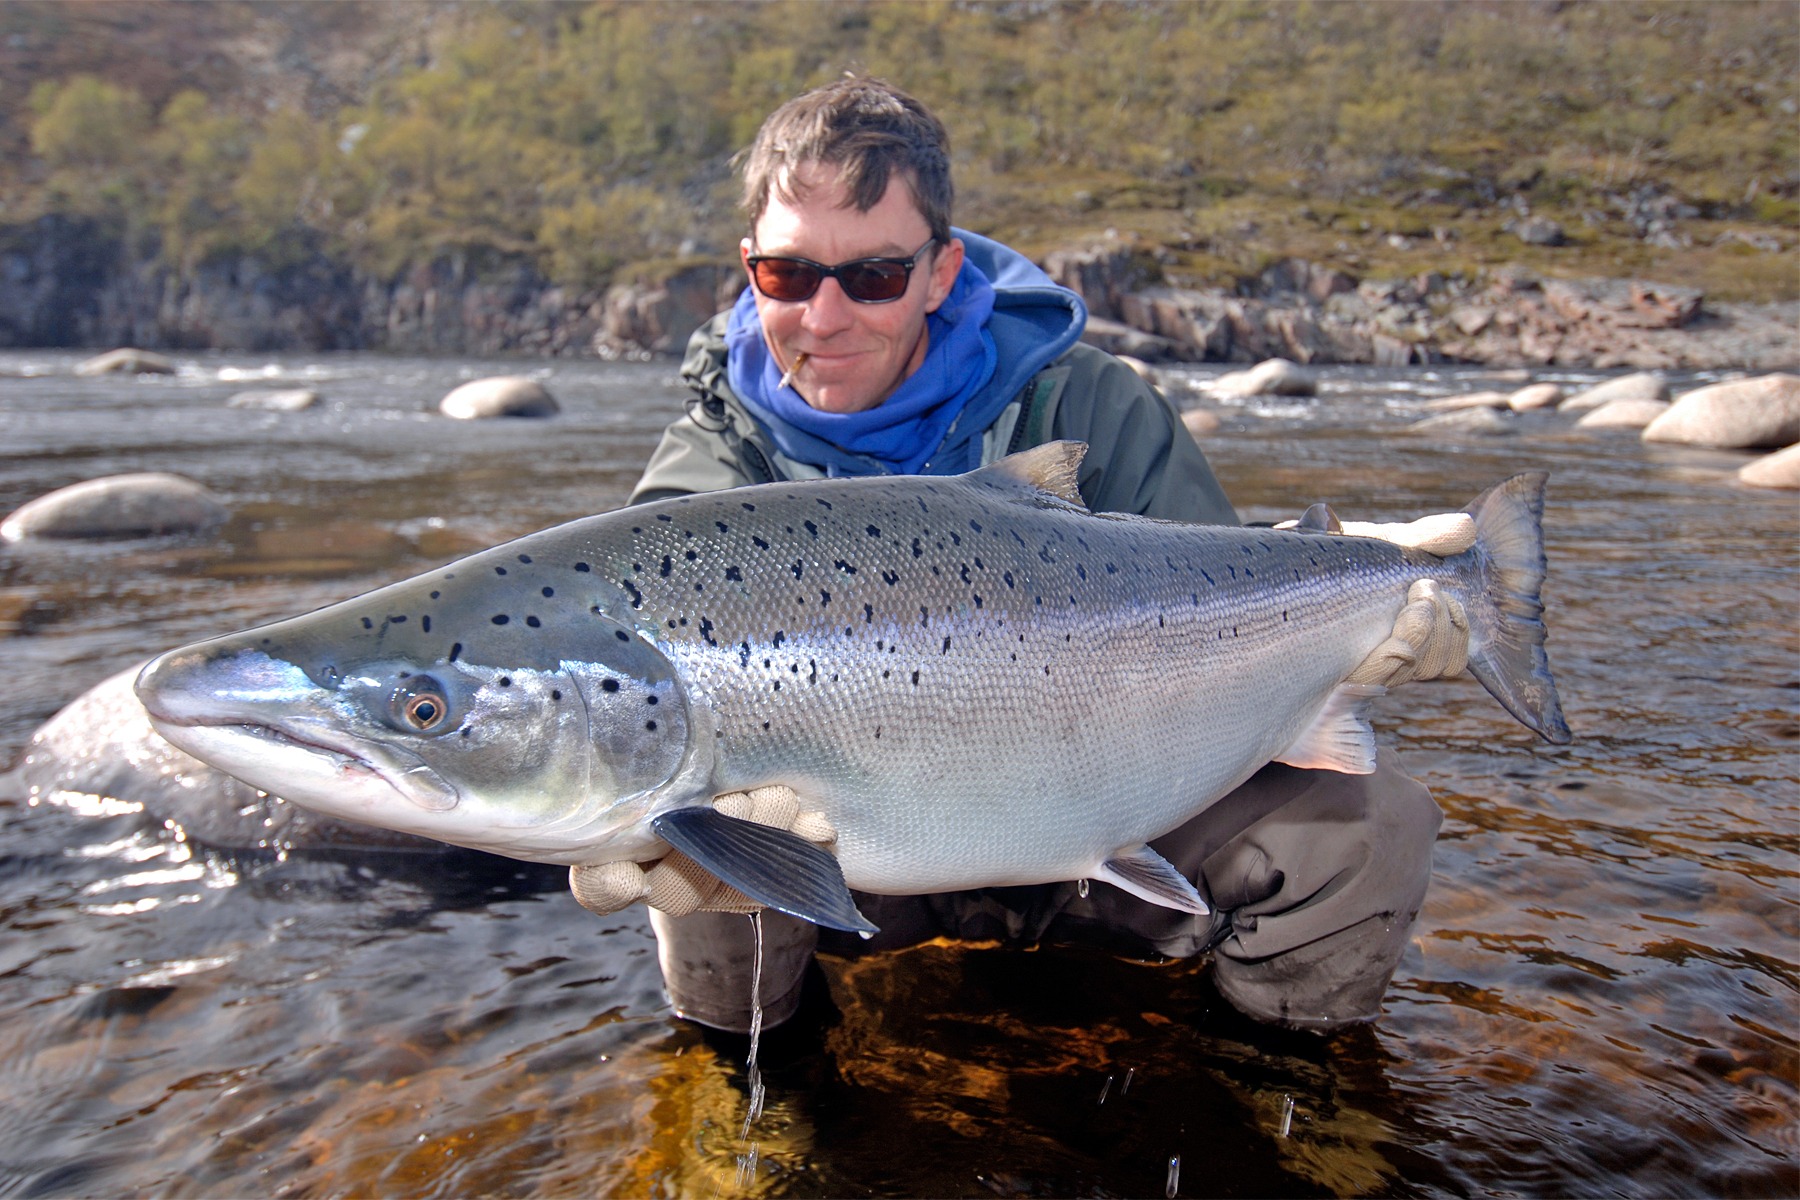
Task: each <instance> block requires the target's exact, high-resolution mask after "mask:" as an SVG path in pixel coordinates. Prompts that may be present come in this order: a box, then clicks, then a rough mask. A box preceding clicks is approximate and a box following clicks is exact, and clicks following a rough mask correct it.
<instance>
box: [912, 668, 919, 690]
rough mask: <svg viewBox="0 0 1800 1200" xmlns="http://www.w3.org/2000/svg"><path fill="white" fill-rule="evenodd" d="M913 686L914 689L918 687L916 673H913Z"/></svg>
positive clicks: (917, 674)
mask: <svg viewBox="0 0 1800 1200" xmlns="http://www.w3.org/2000/svg"><path fill="white" fill-rule="evenodd" d="M913 686H914V687H918V686H919V673H918V672H917V671H914V672H913Z"/></svg>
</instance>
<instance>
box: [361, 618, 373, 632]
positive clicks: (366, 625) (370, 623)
mask: <svg viewBox="0 0 1800 1200" xmlns="http://www.w3.org/2000/svg"><path fill="white" fill-rule="evenodd" d="M362 622H363V628H364V629H373V628H375V622H373V621H371V620H369V618H367V617H364V618H363V619H362Z"/></svg>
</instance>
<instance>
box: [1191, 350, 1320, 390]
mask: <svg viewBox="0 0 1800 1200" xmlns="http://www.w3.org/2000/svg"><path fill="white" fill-rule="evenodd" d="M1212 388H1213V390H1214V391H1217V392H1223V393H1225V394H1227V395H1233V396H1312V395H1316V394H1317V393H1318V390H1319V381H1318V379H1317V378H1315V377H1314V375H1313V373H1312V372H1311V371H1309V370H1307V369H1306V368H1305V367H1303V366H1301V365H1300V364H1298V363H1295V362H1290V361H1289V360H1287V359H1285V358H1270V359H1265V360H1263V361H1262V362H1259V363H1257V364H1256V365H1255V366H1254V367H1251V368H1250V369H1249V370H1248V371H1231V372H1229V373H1227V374H1224V375H1221V376H1219V377H1218V378H1217V379H1215V380H1213V381H1212Z"/></svg>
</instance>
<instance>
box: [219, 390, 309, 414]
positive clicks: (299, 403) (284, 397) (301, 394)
mask: <svg viewBox="0 0 1800 1200" xmlns="http://www.w3.org/2000/svg"><path fill="white" fill-rule="evenodd" d="M318 402H319V393H317V392H315V391H313V390H312V389H311V388H284V389H282V390H279V391H271V392H239V393H238V394H237V395H235V396H233V397H232V398H231V399H229V400H227V401H225V407H226V408H255V409H261V410H262V411H263V412H302V411H304V410H305V409H309V408H311V407H312V406H313V405H315V404H317V403H318Z"/></svg>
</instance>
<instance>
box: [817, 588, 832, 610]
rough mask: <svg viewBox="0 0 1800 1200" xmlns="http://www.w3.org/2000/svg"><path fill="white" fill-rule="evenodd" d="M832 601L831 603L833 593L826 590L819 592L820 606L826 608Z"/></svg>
mask: <svg viewBox="0 0 1800 1200" xmlns="http://www.w3.org/2000/svg"><path fill="white" fill-rule="evenodd" d="M830 603H831V593H830V592H824V591H822V592H820V593H819V607H820V608H824V607H825V606H826V605H828V604H830Z"/></svg>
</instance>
